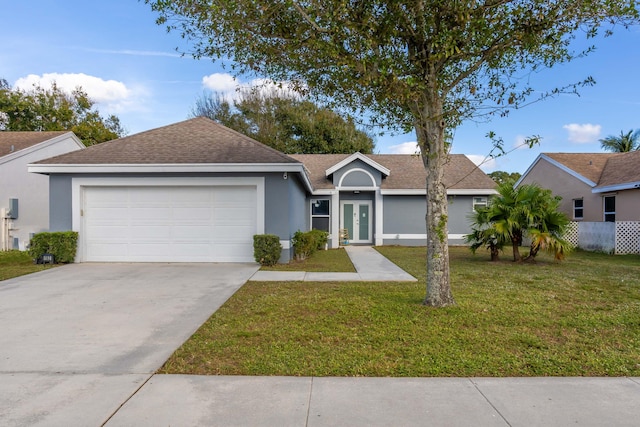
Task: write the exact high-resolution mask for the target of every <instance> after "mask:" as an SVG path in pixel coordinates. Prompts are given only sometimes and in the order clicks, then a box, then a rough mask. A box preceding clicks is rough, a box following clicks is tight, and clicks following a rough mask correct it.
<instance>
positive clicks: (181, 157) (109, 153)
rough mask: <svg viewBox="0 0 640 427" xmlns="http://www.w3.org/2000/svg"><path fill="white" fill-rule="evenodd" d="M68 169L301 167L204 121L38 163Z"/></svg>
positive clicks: (192, 121) (180, 123)
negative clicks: (102, 167) (245, 165)
mask: <svg viewBox="0 0 640 427" xmlns="http://www.w3.org/2000/svg"><path fill="white" fill-rule="evenodd" d="M38 163H40V164H68V165H145V164H146V165H150V164H156V165H158V164H268V163H277V164H283V163H292V164H295V163H298V161H297V160H295V159H293V158H291V157H289V156H287V155H286V154H283V153H281V152H279V151H277V150H274V149H273V148H271V147H267V146H266V145H264V144H261V143H260V142H258V141H256V140H254V139H252V138H249V137H248V136H246V135H242V134H241V133H238V132H236V131H234V130H232V129H229V128H227V127H225V126H222V125H221V124H218V123H216V122H214V121H213V120H211V119H208V118H205V117H196V118H194V119H190V120H186V121H183V122H179V123H175V124H172V125H168V126H164V127H160V128H157V129H152V130H148V131H146V132H141V133H138V134H135V135H131V136H126V137H124V138H119V139H115V140H112V141H107V142H103V143H101V144H97V145H93V146H91V147H88V148H87V149H86V150H81V151H77V152H73V153H68V154H64V155H61V156H57V157H53V158H50V159H47V160H43V161H40V162H38Z"/></svg>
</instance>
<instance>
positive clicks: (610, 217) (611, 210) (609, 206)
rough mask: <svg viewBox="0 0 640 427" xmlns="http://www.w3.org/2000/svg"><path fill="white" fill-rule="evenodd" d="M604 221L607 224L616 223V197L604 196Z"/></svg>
mask: <svg viewBox="0 0 640 427" xmlns="http://www.w3.org/2000/svg"><path fill="white" fill-rule="evenodd" d="M603 199H604V202H603V203H604V220H605V221H606V222H615V221H616V196H604V197H603Z"/></svg>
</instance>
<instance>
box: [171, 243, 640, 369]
mask: <svg viewBox="0 0 640 427" xmlns="http://www.w3.org/2000/svg"><path fill="white" fill-rule="evenodd" d="M379 250H380V252H382V253H383V254H384V255H386V256H387V257H389V258H390V259H391V260H393V261H394V262H396V263H397V264H398V265H400V266H401V267H402V268H404V269H405V270H407V271H408V272H409V273H411V274H413V275H414V276H416V277H420V278H422V279H421V280H420V281H419V282H418V283H356V282H352V283H350V282H343V283H308V282H304V283H299V282H296V283H273V282H249V283H247V284H246V285H245V286H243V287H242V288H241V289H240V290H239V291H238V292H237V293H236V294H235V295H234V296H233V297H232V298H231V299H230V300H229V301H228V302H227V303H226V304H225V305H223V307H221V308H220V310H218V312H216V313H215V314H214V315H213V316H212V317H211V318H210V319H209V320H208V321H207V322H206V323H205V324H204V325H203V326H202V327H201V328H200V329H199V330H198V331H197V332H196V333H195V334H194V335H193V336H192V337H191V339H189V340H188V341H187V342H186V343H185V344H184V345H183V346H182V347H181V348H180V349H179V350H177V351H176V353H175V354H174V355H173V356H172V357H171V358H170V359H169V360H168V361H167V362H166V364H165V366H164V367H163V368H162V370H161V372H163V373H186V374H230V375H304V376H307V375H313V376H395V377H403V376H417V377H420V376H458V377H468V376H481V377H482V376H493V377H503V376H640V257H638V256H610V255H604V254H595V253H586V252H577V253H574V254H571V255H570V257H569V258H568V259H567V260H566V261H565V262H563V263H555V262H553V260H551V259H550V258H548V257H546V256H541V257H540V258H541V259H540V260H539V261H538V262H537V263H536V264H514V263H512V262H510V261H506V260H505V261H501V262H499V263H497V264H494V263H490V262H488V254H484V253H478V255H475V256H474V255H472V254H471V253H470V252H469V250H468V249H466V248H451V279H452V288H453V293H454V296H455V298H456V302H457V305H456V306H453V307H447V308H440V309H437V308H430V307H425V306H423V305H422V304H421V302H422V300H423V299H424V296H425V281H424V269H425V267H424V265H425V253H424V248H404V247H383V248H379ZM504 258H505V259H508V256H507V254H505V255H504Z"/></svg>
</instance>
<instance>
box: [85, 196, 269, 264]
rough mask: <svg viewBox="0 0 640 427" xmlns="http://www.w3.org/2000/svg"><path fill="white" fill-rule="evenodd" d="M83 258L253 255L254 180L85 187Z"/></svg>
mask: <svg viewBox="0 0 640 427" xmlns="http://www.w3.org/2000/svg"><path fill="white" fill-rule="evenodd" d="M84 200H85V209H84V210H85V215H84V217H83V232H82V234H83V237H82V243H83V250H84V259H85V260H87V261H112V262H118V261H126V262H247V261H253V235H254V234H255V233H256V232H257V202H256V200H257V190H256V187H255V186H227V187H220V186H203V187H175V186H172V187H167V186H161V187H153V186H149V187H136V186H133V187H126V186H124V187H88V188H86V187H85V189H84Z"/></svg>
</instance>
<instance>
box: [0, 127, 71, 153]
mask: <svg viewBox="0 0 640 427" xmlns="http://www.w3.org/2000/svg"><path fill="white" fill-rule="evenodd" d="M65 133H69V131H50V132H14V131H1V132H0V157H4V156H6V155H8V154H11V153H14V152H16V151H20V150H24V149H26V148H29V147H32V146H34V145H37V144H40V143H41V142H45V141H48V140H50V139H53V138H55V137H57V136H60V135H64V134H65Z"/></svg>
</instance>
